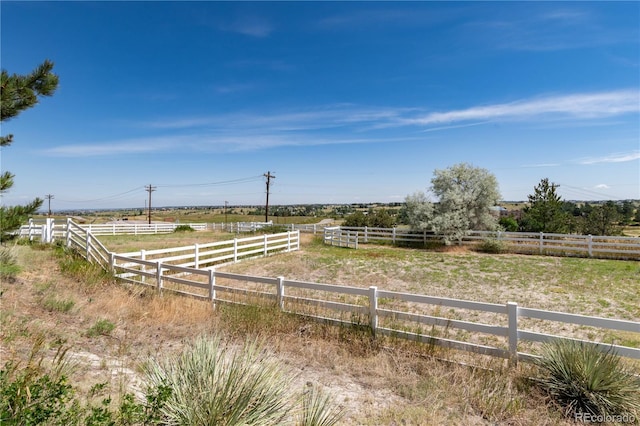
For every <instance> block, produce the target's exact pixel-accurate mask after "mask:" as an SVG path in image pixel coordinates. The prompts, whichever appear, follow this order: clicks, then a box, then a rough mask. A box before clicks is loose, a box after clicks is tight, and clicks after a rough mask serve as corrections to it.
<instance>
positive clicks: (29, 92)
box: [0, 60, 58, 242]
mask: <svg viewBox="0 0 640 426" xmlns="http://www.w3.org/2000/svg"><path fill="white" fill-rule="evenodd" d="M52 69H53V62H51V61H49V60H45V61H44V62H43V63H42V64H41V65H40V66H38V67H37V68H36V69H35V70H33V71H32V72H31V73H29V74H27V75H18V74H11V75H9V73H8V72H7V71H6V70H4V69H3V70H2V75H1V76H0V99H1V108H0V122H5V121H8V120H11V119H12V118H15V117H16V116H18V115H19V114H20V113H21V112H22V111H24V110H26V109H28V108H31V107H32V106H34V105H36V104H37V103H38V98H39V97H41V96H51V95H53V93H54V92H55V90H56V89H57V87H58V76H57V75H55V74H54V73H53V72H52ZM12 142H13V135H6V136H0V147H2V148H4V147H7V146H9V145H10V144H11V143H12ZM13 178H14V175H13V174H12V173H10V172H8V171H2V173H1V174H0V194H4V193H5V192H7V191H8V190H9V189H10V188H11V187H12V186H13ZM41 205H42V199H40V198H36V199H35V200H33V201H32V202H30V203H28V204H26V205H23V206H11V207H5V206H4V205H2V206H0V241H2V242H4V241H5V240H7V239H8V238H9V237H10V236H11V231H14V230H16V229H18V227H20V225H21V224H22V223H23V222H24V221H25V220H26V219H27V218H28V217H29V215H32V214H33V213H35V212H36V210H38V209H39V208H40V206H41Z"/></svg>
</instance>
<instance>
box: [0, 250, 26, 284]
mask: <svg viewBox="0 0 640 426" xmlns="http://www.w3.org/2000/svg"><path fill="white" fill-rule="evenodd" d="M20 270H21V268H20V266H19V265H18V263H17V261H16V258H15V256H14V255H13V253H12V252H11V250H10V249H8V248H2V249H0V280H2V281H13V280H14V279H15V278H16V276H17V275H18V274H19V273H20Z"/></svg>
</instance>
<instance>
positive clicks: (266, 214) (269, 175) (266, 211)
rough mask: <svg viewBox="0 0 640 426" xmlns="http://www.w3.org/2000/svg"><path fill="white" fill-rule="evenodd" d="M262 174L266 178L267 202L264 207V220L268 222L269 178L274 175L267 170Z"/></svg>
mask: <svg viewBox="0 0 640 426" xmlns="http://www.w3.org/2000/svg"><path fill="white" fill-rule="evenodd" d="M263 176H264V177H266V178H267V203H266V204H265V207H264V221H265V222H269V185H270V184H271V178H273V179H275V178H276V177H275V176H274V175H272V174H271V172H267V173H265V174H264V175H263Z"/></svg>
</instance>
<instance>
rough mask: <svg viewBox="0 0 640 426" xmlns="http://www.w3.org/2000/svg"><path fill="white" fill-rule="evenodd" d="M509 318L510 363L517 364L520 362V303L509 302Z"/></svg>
mask: <svg viewBox="0 0 640 426" xmlns="http://www.w3.org/2000/svg"><path fill="white" fill-rule="evenodd" d="M507 319H508V323H509V332H508V337H509V363H510V364H511V365H516V364H517V363H518V304H517V303H515V302H508V303H507Z"/></svg>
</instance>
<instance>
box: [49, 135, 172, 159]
mask: <svg viewBox="0 0 640 426" xmlns="http://www.w3.org/2000/svg"><path fill="white" fill-rule="evenodd" d="M179 139H180V138H162V137H159V138H138V139H126V140H118V141H109V142H97V143H92V142H85V143H78V144H68V145H60V146H57V147H54V148H49V149H46V150H43V151H40V154H42V155H45V156H48V157H67V158H73V157H103V156H110V155H123V154H125V155H126V154H144V153H150V152H158V151H166V150H168V149H170V148H171V147H172V146H174V145H175V144H176V143H177V142H178V140H179Z"/></svg>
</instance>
